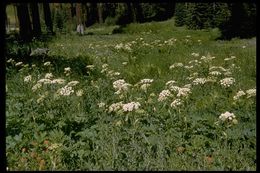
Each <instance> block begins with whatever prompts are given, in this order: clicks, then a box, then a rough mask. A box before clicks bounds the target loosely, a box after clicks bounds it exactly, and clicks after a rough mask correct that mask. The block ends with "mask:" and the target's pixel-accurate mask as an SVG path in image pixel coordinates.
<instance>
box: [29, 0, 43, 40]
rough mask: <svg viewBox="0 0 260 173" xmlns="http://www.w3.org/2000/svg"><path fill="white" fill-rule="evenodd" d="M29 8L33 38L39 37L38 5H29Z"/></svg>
mask: <svg viewBox="0 0 260 173" xmlns="http://www.w3.org/2000/svg"><path fill="white" fill-rule="evenodd" d="M30 8H31V12H32V24H33V36H35V37H38V36H40V35H41V23H40V16H39V8H38V4H37V3H30Z"/></svg>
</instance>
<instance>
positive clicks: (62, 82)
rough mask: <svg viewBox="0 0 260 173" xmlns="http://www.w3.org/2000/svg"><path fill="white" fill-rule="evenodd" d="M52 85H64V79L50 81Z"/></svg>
mask: <svg viewBox="0 0 260 173" xmlns="http://www.w3.org/2000/svg"><path fill="white" fill-rule="evenodd" d="M51 83H52V84H56V83H57V84H64V83H65V80H64V79H53V80H52V81H51Z"/></svg>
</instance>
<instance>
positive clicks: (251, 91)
mask: <svg viewBox="0 0 260 173" xmlns="http://www.w3.org/2000/svg"><path fill="white" fill-rule="evenodd" d="M246 94H247V95H248V96H247V98H250V97H253V96H256V89H249V90H246Z"/></svg>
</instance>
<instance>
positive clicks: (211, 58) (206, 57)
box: [200, 54, 215, 62]
mask: <svg viewBox="0 0 260 173" xmlns="http://www.w3.org/2000/svg"><path fill="white" fill-rule="evenodd" d="M200 59H201V60H203V61H204V62H209V61H211V60H213V59H215V57H214V56H210V54H208V55H207V56H202V57H201V58H200Z"/></svg>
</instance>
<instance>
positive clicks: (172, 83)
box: [165, 80, 176, 87]
mask: <svg viewBox="0 0 260 173" xmlns="http://www.w3.org/2000/svg"><path fill="white" fill-rule="evenodd" d="M175 83H176V81H174V80H170V81H168V82H166V84H165V85H166V87H171V86H173V85H174V84H175Z"/></svg>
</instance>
